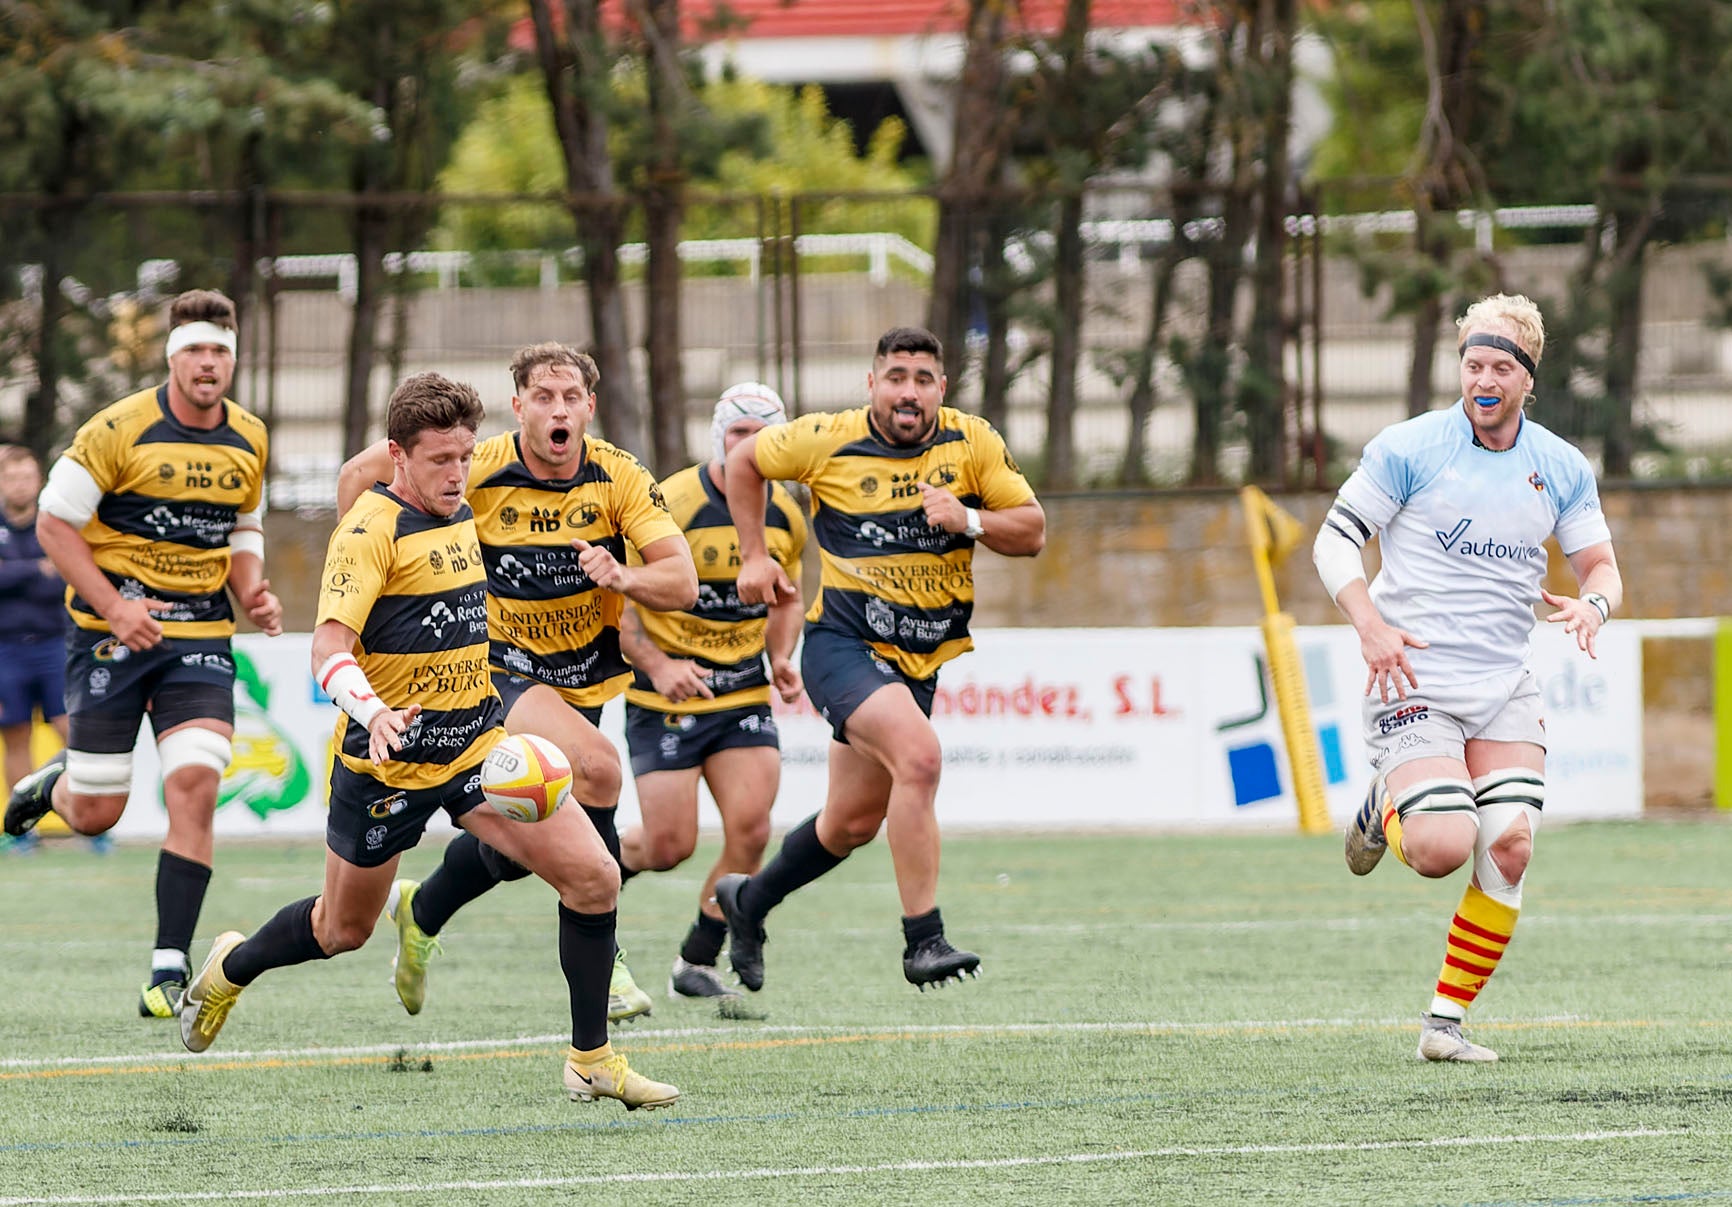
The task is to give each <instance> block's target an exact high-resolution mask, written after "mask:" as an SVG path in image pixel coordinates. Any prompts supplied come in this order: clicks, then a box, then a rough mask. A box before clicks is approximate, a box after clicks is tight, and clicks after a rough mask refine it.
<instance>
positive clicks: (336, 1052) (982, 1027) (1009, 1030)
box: [0, 1015, 1652, 1069]
mask: <svg viewBox="0 0 1732 1207" xmlns="http://www.w3.org/2000/svg"><path fill="white" fill-rule="evenodd" d="M1587 1023H1588V1020H1586V1019H1583V1018H1581V1017H1579V1016H1576V1015H1555V1016H1547V1017H1543V1018H1532V1019H1523V1020H1507V1021H1504V1022H1498V1021H1496V1020H1488V1019H1476V1020H1475V1024H1476V1025H1477V1026H1481V1027H1487V1028H1498V1029H1520V1028H1523V1027H1555V1026H1560V1025H1561V1026H1570V1025H1585V1024H1587ZM1412 1025H1414V1020H1413V1019H1412V1018H1411V1017H1404V1018H1278V1019H1227V1020H1215V1019H1210V1020H1192V1021H1183V1022H1179V1021H1160V1020H1153V1021H1149V1022H1111V1023H943V1024H929V1025H913V1026H911V1025H908V1024H906V1023H856V1024H840V1023H838V1024H829V1025H824V1026H804V1025H799V1024H792V1023H790V1024H784V1025H780V1026H732V1027H659V1028H650V1027H646V1028H643V1029H642V1030H633V1031H632V1032H631V1034H630V1036H629V1037H628V1038H629V1040H630V1042H631V1044H632V1045H633V1046H634V1047H635V1046H638V1045H639V1044H648V1043H652V1042H656V1041H681V1040H691V1041H698V1042H702V1041H704V1040H717V1041H721V1042H723V1043H742V1042H743V1043H750V1042H752V1041H754V1040H757V1039H764V1038H770V1037H776V1036H792V1037H799V1036H818V1037H822V1036H826V1035H842V1036H849V1035H861V1036H899V1037H910V1038H917V1037H919V1036H923V1035H930V1036H934V1037H943V1036H947V1035H965V1036H991V1035H1085V1034H1120V1035H1161V1034H1174V1035H1180V1034H1184V1033H1186V1032H1196V1031H1319V1030H1354V1029H1365V1028H1379V1029H1380V1028H1386V1027H1408V1026H1412ZM1592 1025H1595V1026H1615V1025H1617V1023H1616V1022H1615V1021H1614V1020H1603V1021H1598V1022H1595V1023H1593V1024H1592ZM1637 1025H1641V1026H1651V1025H1652V1023H1651V1022H1649V1021H1648V1020H1638V1024H1637ZM570 1041H571V1036H570V1035H569V1034H565V1033H561V1034H553V1035H519V1036H513V1037H501V1038H497V1039H465V1040H452V1041H447V1042H441V1043H401V1044H389V1043H387V1044H365V1045H358V1046H354V1047H343V1048H322V1047H311V1048H261V1049H256V1050H253V1051H244V1052H220V1051H219V1052H201V1053H196V1054H195V1053H191V1052H135V1053H131V1054H129V1055H119V1056H56V1057H49V1058H29V1057H17V1058H12V1059H7V1060H0V1069H57V1068H68V1067H73V1068H98V1067H102V1066H105V1065H117V1066H123V1065H159V1064H164V1063H182V1062H184V1063H189V1064H196V1063H198V1062H200V1061H206V1060H210V1061H216V1062H219V1063H221V1064H224V1065H234V1064H246V1063H250V1062H253V1061H277V1060H282V1061H297V1060H313V1061H317V1060H324V1059H335V1060H341V1059H346V1058H355V1057H363V1058H364V1057H371V1056H395V1055H396V1054H397V1053H399V1052H402V1053H404V1054H405V1055H408V1056H419V1055H437V1054H439V1053H441V1052H487V1051H510V1050H512V1049H517V1048H556V1047H557V1048H563V1047H565V1046H566V1045H568V1044H569V1043H570Z"/></svg>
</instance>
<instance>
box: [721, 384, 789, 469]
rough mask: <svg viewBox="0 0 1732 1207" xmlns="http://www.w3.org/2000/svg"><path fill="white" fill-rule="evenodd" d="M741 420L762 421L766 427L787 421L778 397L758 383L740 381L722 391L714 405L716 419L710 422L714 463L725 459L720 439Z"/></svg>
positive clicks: (725, 453)
mask: <svg viewBox="0 0 1732 1207" xmlns="http://www.w3.org/2000/svg"><path fill="white" fill-rule="evenodd" d="M741 419H762V420H763V421H764V425H765V426H766V427H769V426H773V425H774V424H778V423H786V422H788V408H787V407H786V406H784V405H782V396H781V395H780V394H778V393H776V391H774V390H772V389H771V388H770V387H769V386H767V385H765V384H764V383H763V382H761V381H742V382H741V383H740V384H739V385H734V386H729V387H728V388H727V389H726V390H723V391H722V396H721V398H720V399H718V400H717V402H716V417H715V418H714V419H712V420H711V421H710V446H711V448H712V449H713V450H714V453H715V457H716V460H717V461H725V460H726V459H727V448H726V447H725V445H724V437H725V436H726V435H727V432H728V428H729V427H731V426H732V425H733V424H735V423H737V422H739V421H740V420H741Z"/></svg>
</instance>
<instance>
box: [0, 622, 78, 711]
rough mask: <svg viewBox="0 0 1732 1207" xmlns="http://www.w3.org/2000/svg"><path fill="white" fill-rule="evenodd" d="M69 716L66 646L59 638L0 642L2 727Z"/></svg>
mask: <svg viewBox="0 0 1732 1207" xmlns="http://www.w3.org/2000/svg"><path fill="white" fill-rule="evenodd" d="M38 708H40V709H41V710H42V719H43V720H44V721H50V720H53V719H54V718H55V717H63V716H65V715H66V646H65V643H64V642H63V641H62V640H61V639H60V638H59V637H28V638H24V639H22V640H13V641H0V726H11V725H28V724H30V718H31V715H32V714H33V712H34V711H35V710H36V709H38Z"/></svg>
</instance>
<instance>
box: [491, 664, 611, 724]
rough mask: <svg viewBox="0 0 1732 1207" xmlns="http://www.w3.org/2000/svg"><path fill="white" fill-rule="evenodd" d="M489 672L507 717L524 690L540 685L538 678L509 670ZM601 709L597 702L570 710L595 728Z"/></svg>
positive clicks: (598, 722) (599, 721) (521, 697)
mask: <svg viewBox="0 0 1732 1207" xmlns="http://www.w3.org/2000/svg"><path fill="white" fill-rule="evenodd" d="M491 674H492V678H493V690H494V691H496V692H498V693H499V702H500V703H501V704H503V705H505V715H506V716H508V717H509V716H510V715H511V710H512V709H513V708H514V707H516V705H517V702H518V701H519V700H521V699H523V696H524V693H525V692H527V691H528V690H529V689H530V688H532V687H540V686H541V680H539V679H528V678H525V677H524V676H522V675H514V674H512V673H511V672H510V671H502V670H498V669H495V670H493V671H492V672H491ZM554 690H555V691H558V690H559V689H558V688H555V689H554ZM601 709H602V706H601V705H599V704H598V705H596V706H595V707H594V708H578V707H577V706H576V705H573V706H572V710H573V711H574V712H576V713H577V715H578V716H580V717H582V718H583V719H584V720H586V721H588V722H589V723H590V724H591V725H594V726H595V727H596V728H597V729H600V728H601Z"/></svg>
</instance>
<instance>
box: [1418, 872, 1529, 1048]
mask: <svg viewBox="0 0 1732 1207" xmlns="http://www.w3.org/2000/svg"><path fill="white" fill-rule="evenodd" d="M1520 914H1521V911H1520V910H1517V909H1511V908H1510V907H1509V906H1507V905H1505V904H1503V903H1502V902H1501V901H1494V900H1493V899H1492V898H1490V897H1488V896H1487V895H1486V894H1485V893H1483V892H1481V891H1480V890H1479V889H1478V888H1476V887H1474V885H1472V884H1469V885H1468V886H1467V892H1465V893H1463V894H1462V897H1461V905H1460V906H1459V907H1458V908H1457V909H1456V911H1455V918H1454V919H1453V920H1452V921H1451V922H1450V924H1449V938H1448V940H1447V942H1446V943H1445V945H1444V952H1443V968H1442V970H1441V971H1440V972H1439V973H1438V974H1437V994H1436V996H1435V997H1433V998H1432V999H1431V1012H1432V1013H1433V1014H1436V1015H1441V1016H1442V1017H1445V1018H1456V1019H1459V1018H1465V1017H1467V1008H1468V1007H1469V1006H1471V1005H1473V999H1474V998H1476V997H1478V996H1479V991H1480V990H1481V989H1484V988H1485V985H1486V982H1487V981H1489V980H1491V974H1492V973H1494V972H1496V971H1497V962H1498V961H1499V960H1501V959H1502V958H1503V953H1504V949H1505V948H1507V947H1508V946H1509V941H1510V936H1511V935H1513V934H1514V933H1515V924H1516V918H1517V917H1518V916H1520Z"/></svg>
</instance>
